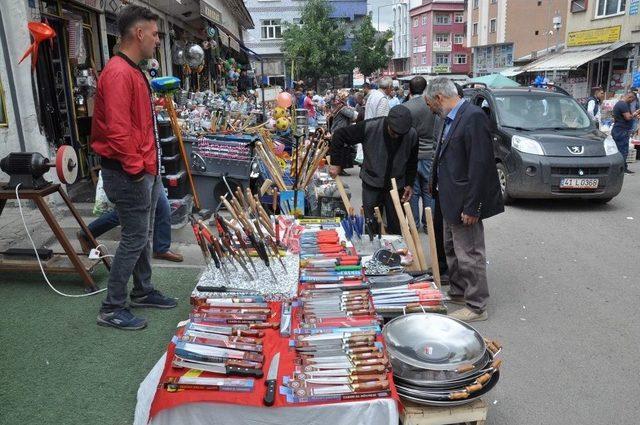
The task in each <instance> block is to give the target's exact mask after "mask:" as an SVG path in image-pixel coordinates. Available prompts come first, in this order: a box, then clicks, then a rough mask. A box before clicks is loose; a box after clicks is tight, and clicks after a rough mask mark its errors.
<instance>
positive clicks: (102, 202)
mask: <svg viewBox="0 0 640 425" xmlns="http://www.w3.org/2000/svg"><path fill="white" fill-rule="evenodd" d="M113 208H114V206H113V204H112V203H111V201H109V198H108V197H107V194H106V192H105V191H104V187H103V184H102V171H100V172H99V173H98V183H97V184H96V201H95V203H94V204H93V215H102V214H104V213H106V212H109V211H111V210H113Z"/></svg>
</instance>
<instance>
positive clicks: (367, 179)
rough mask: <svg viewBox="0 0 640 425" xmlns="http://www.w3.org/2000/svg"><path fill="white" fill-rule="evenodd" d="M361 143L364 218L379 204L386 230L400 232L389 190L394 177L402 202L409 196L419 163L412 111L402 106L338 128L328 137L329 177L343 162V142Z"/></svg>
mask: <svg viewBox="0 0 640 425" xmlns="http://www.w3.org/2000/svg"><path fill="white" fill-rule="evenodd" d="M358 143H362V149H363V153H364V161H363V163H362V167H361V169H360V179H362V203H363V207H364V214H365V217H366V218H367V219H371V220H374V222H375V214H374V208H375V207H380V209H381V211H383V214H384V216H385V220H386V222H387V223H386V224H387V230H388V231H389V233H396V234H398V233H400V225H399V222H398V217H397V216H396V212H395V209H394V207H393V202H392V200H391V196H390V195H389V191H390V190H391V179H392V178H395V179H396V183H397V185H398V190H399V191H402V188H404V191H403V193H402V194H401V196H402V202H407V201H408V200H409V199H411V195H412V193H413V190H412V188H413V183H414V180H415V177H416V170H417V165H418V141H417V136H416V130H415V129H414V128H413V127H412V120H411V112H409V110H408V109H407V108H406V107H404V106H403V105H398V106H396V107H395V108H393V109H392V110H391V111H390V112H389V115H388V116H386V117H378V118H372V119H369V120H365V121H362V122H359V123H357V124H355V125H350V126H347V127H343V128H340V129H338V130H337V131H336V132H335V133H334V134H333V136H332V137H331V148H330V151H329V153H330V155H331V161H332V166H331V167H330V170H329V173H330V174H331V177H335V176H337V175H338V174H339V173H340V171H341V170H342V166H343V164H344V163H345V162H346V158H344V152H345V149H344V147H343V146H344V145H357V144H358Z"/></svg>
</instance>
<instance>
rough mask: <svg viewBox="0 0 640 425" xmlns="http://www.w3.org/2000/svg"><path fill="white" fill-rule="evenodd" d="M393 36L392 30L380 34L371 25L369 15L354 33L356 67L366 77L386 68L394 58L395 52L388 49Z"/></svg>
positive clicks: (353, 49)
mask: <svg viewBox="0 0 640 425" xmlns="http://www.w3.org/2000/svg"><path fill="white" fill-rule="evenodd" d="M392 36H393V31H391V30H387V31H385V32H383V33H378V32H377V31H376V29H375V28H374V27H373V25H372V24H371V16H369V15H367V16H366V17H365V18H364V20H363V21H362V23H361V24H360V26H359V27H358V28H356V30H355V31H354V32H353V44H352V46H353V47H352V55H353V58H354V66H355V67H357V68H359V69H360V72H362V74H364V75H365V76H368V75H371V74H372V73H374V72H376V71H377V70H379V69H380V68H385V67H386V66H387V64H388V63H389V60H390V59H391V57H392V56H393V51H392V50H391V48H389V47H387V44H388V42H389V39H391V37H392Z"/></svg>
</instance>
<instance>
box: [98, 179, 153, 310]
mask: <svg viewBox="0 0 640 425" xmlns="http://www.w3.org/2000/svg"><path fill="white" fill-rule="evenodd" d="M102 180H103V182H104V190H105V192H106V194H107V197H108V198H109V200H110V201H111V202H112V203H113V204H115V208H116V211H117V212H118V216H119V217H120V225H121V226H122V236H121V240H120V244H118V249H117V250H116V254H115V257H114V258H113V263H112V265H111V272H110V273H109V283H108V285H107V298H106V299H105V300H104V301H103V302H102V308H101V311H102V312H112V311H116V310H120V309H123V308H124V307H125V303H126V301H127V284H128V282H129V278H130V277H131V276H132V275H133V290H132V291H131V296H132V297H141V296H144V295H147V294H148V293H150V292H151V291H153V285H152V284H151V240H152V238H153V221H154V216H155V210H156V203H157V202H158V198H159V196H160V191H162V190H163V188H162V183H161V181H160V177H159V176H152V175H151V174H145V175H144V177H143V178H142V180H141V181H137V182H136V181H132V180H131V179H130V178H129V176H128V175H127V174H125V173H124V172H123V171H117V170H110V169H103V170H102Z"/></svg>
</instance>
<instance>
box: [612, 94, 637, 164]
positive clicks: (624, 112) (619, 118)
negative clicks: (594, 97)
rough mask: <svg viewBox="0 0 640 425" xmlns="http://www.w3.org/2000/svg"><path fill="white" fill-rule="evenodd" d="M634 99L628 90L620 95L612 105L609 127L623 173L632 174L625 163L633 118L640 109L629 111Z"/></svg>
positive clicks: (634, 96) (633, 95)
mask: <svg viewBox="0 0 640 425" xmlns="http://www.w3.org/2000/svg"><path fill="white" fill-rule="evenodd" d="M634 100H636V95H635V94H634V93H633V92H632V91H629V92H627V93H625V94H623V95H622V97H621V98H620V100H619V101H618V102H617V103H616V104H615V105H614V106H613V120H614V122H613V128H611V137H613V140H614V141H615V142H616V146H617V147H618V151H620V154H621V155H622V158H623V159H624V172H625V174H634V171H631V170H630V169H629V166H628V165H627V156H628V155H629V139H630V138H631V132H632V131H633V120H634V119H635V118H637V117H639V116H640V110H637V111H636V112H635V113H632V112H631V104H632V103H633V101H634Z"/></svg>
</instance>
